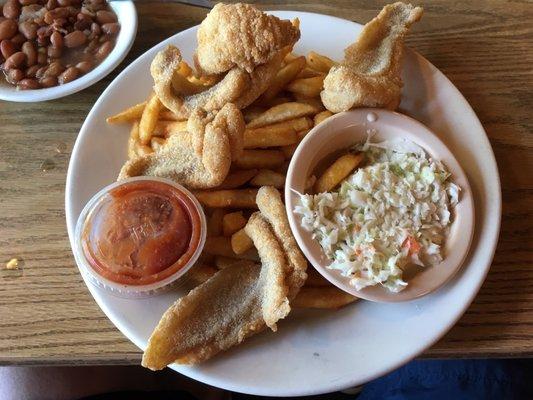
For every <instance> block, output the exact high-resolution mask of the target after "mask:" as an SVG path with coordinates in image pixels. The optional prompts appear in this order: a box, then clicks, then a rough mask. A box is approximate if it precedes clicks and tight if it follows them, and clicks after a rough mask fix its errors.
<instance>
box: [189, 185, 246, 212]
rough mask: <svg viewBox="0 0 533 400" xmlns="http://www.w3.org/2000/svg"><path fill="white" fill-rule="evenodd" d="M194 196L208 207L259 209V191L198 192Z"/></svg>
mask: <svg viewBox="0 0 533 400" xmlns="http://www.w3.org/2000/svg"><path fill="white" fill-rule="evenodd" d="M194 195H195V196H196V198H197V199H198V201H199V202H200V203H201V204H202V205H204V206H206V207H212V208H226V207H228V208H257V204H256V202H255V197H256V196H257V189H233V190H213V191H197V192H195V193H194Z"/></svg>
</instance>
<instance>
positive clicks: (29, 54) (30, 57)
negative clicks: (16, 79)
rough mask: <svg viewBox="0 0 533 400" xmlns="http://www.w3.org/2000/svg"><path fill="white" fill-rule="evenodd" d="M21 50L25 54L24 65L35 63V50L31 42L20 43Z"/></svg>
mask: <svg viewBox="0 0 533 400" xmlns="http://www.w3.org/2000/svg"><path fill="white" fill-rule="evenodd" d="M22 52H23V53H24V54H26V65H27V66H28V67H31V66H32V65H34V64H35V63H37V50H35V46H34V45H33V43H32V42H25V43H24V44H23V45H22Z"/></svg>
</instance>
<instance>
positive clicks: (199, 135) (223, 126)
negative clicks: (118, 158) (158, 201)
mask: <svg viewBox="0 0 533 400" xmlns="http://www.w3.org/2000/svg"><path fill="white" fill-rule="evenodd" d="M187 126H188V130H189V132H178V133H175V134H173V135H172V136H170V137H169V138H168V140H167V142H166V143H165V144H164V145H163V146H162V147H161V148H160V149H159V150H158V151H157V152H154V153H150V154H146V155H141V156H137V157H134V158H132V159H131V160H129V161H127V162H126V164H124V166H123V167H122V169H121V171H120V175H119V177H118V179H119V180H122V179H125V178H129V177H132V176H140V175H147V176H156V177H160V178H168V179H172V180H174V181H175V182H178V183H181V184H182V185H184V186H186V187H188V188H190V189H208V188H212V187H216V186H218V185H220V184H221V183H222V182H223V181H224V179H225V178H226V176H227V175H228V172H229V169H230V166H231V161H232V159H235V158H236V157H238V156H239V154H240V153H241V152H242V146H243V132H244V118H243V116H242V114H241V112H240V111H239V110H238V109H237V107H236V106H235V105H234V104H226V105H225V106H224V107H223V108H222V109H221V110H220V111H219V112H218V113H216V114H214V113H207V112H205V111H204V110H201V109H197V110H196V111H194V112H193V113H192V115H191V117H190V118H189V122H188V125H187Z"/></svg>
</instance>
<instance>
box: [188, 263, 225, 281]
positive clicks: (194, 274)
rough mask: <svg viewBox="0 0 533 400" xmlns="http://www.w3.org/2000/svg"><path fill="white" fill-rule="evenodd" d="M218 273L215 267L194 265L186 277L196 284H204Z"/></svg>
mask: <svg viewBox="0 0 533 400" xmlns="http://www.w3.org/2000/svg"><path fill="white" fill-rule="evenodd" d="M217 272H218V270H217V269H216V268H215V267H212V266H211V265H207V264H196V265H193V266H192V268H191V269H190V270H189V271H187V274H186V275H185V276H186V277H188V278H189V279H191V280H192V281H193V282H194V283H196V284H200V283H204V282H205V281H206V280H208V279H209V278H211V277H212V276H213V275H215V274H216V273H217Z"/></svg>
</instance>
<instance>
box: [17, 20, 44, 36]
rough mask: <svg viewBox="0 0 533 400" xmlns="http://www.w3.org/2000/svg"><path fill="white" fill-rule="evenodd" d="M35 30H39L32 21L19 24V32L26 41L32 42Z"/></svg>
mask: <svg viewBox="0 0 533 400" xmlns="http://www.w3.org/2000/svg"><path fill="white" fill-rule="evenodd" d="M37 29H39V25H37V24H36V23H35V22H32V21H24V22H21V23H20V24H19V32H20V33H22V34H23V35H24V37H25V38H26V39H28V40H33V39H35V38H36V37H37Z"/></svg>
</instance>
